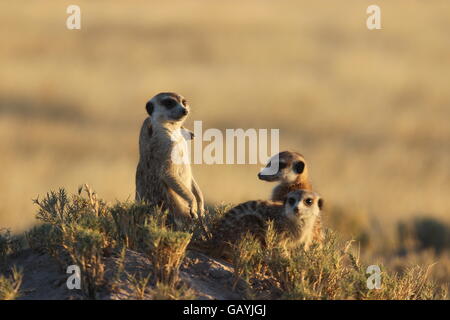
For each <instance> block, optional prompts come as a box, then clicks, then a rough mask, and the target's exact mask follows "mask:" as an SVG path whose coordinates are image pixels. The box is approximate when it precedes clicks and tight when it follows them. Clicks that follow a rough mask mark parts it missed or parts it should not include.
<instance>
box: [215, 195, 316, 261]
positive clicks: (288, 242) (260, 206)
mask: <svg viewBox="0 0 450 320" xmlns="http://www.w3.org/2000/svg"><path fill="white" fill-rule="evenodd" d="M289 196H290V197H296V198H297V199H299V204H298V205H296V206H295V207H296V208H298V213H296V214H294V213H292V212H291V211H288V208H289V207H290V206H291V205H290V204H288V203H282V202H279V201H263V200H257V201H248V202H245V203H242V204H240V205H238V206H236V207H234V208H232V209H231V210H229V211H228V212H227V213H226V214H225V215H224V216H223V218H222V219H221V220H219V221H218V222H217V224H216V225H215V226H214V227H213V231H212V235H213V236H212V239H211V240H210V243H209V248H210V252H209V253H210V254H211V255H213V256H216V257H222V258H225V259H228V260H229V259H230V258H231V257H232V252H233V249H234V247H233V246H234V245H235V244H236V243H237V242H238V241H239V240H240V239H242V238H243V236H244V235H245V234H246V233H250V234H251V235H253V236H254V237H255V238H256V239H257V240H259V241H260V243H261V244H262V245H263V246H265V245H266V243H265V239H266V234H267V225H268V222H269V221H272V222H273V226H274V231H275V233H276V235H277V237H278V238H277V239H278V241H279V242H280V243H282V244H283V245H284V246H286V247H295V246H297V245H299V244H304V245H305V247H306V248H307V247H308V246H309V243H310V239H311V237H312V235H309V234H308V233H311V232H312V226H311V228H310V229H308V228H305V226H306V225H307V224H308V222H307V221H309V223H314V221H315V219H317V218H318V217H319V215H320V214H319V212H320V208H319V207H318V201H319V199H320V196H319V195H317V194H315V193H313V192H309V191H307V190H300V191H299V190H297V191H294V192H292V193H290V194H289ZM307 197H309V198H312V199H314V201H315V203H314V205H313V206H311V207H305V206H304V203H303V202H302V201H303V200H304V199H306V198H307ZM313 211H314V212H315V213H316V214H315V215H311V214H309V213H310V212H313ZM286 212H289V213H286ZM311 219H312V220H311ZM307 229H308V230H307Z"/></svg>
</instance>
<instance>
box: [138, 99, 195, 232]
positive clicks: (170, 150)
mask: <svg viewBox="0 0 450 320" xmlns="http://www.w3.org/2000/svg"><path fill="white" fill-rule="evenodd" d="M146 110H147V113H148V115H149V117H148V118H146V119H145V120H144V123H143V124H142V127H141V131H140V135H139V163H138V166H137V169H136V200H138V201H146V202H149V203H151V204H154V205H157V206H160V207H162V209H163V210H165V209H168V210H169V214H170V215H172V218H174V221H175V223H176V225H183V223H184V222H186V221H188V220H190V219H193V218H197V217H198V215H202V214H203V212H204V201H203V194H202V192H201V190H200V188H199V186H198V184H197V182H196V181H195V179H194V177H193V175H192V171H191V166H190V163H189V157H188V156H189V154H188V145H187V140H190V139H192V138H193V135H192V133H191V132H190V131H188V130H187V129H185V128H184V127H182V125H183V122H184V121H185V119H186V117H187V115H188V113H189V111H190V106H189V104H188V103H187V101H186V99H185V98H184V97H182V96H181V95H179V94H177V93H172V92H164V93H159V94H157V95H156V96H154V97H153V98H152V99H150V100H149V101H148V102H147V104H146Z"/></svg>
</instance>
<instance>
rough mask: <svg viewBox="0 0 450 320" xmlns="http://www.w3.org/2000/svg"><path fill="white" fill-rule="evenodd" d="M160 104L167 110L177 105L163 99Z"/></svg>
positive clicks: (172, 101) (174, 102)
mask: <svg viewBox="0 0 450 320" xmlns="http://www.w3.org/2000/svg"><path fill="white" fill-rule="evenodd" d="M161 104H162V105H163V106H164V107H166V108H167V109H172V108H173V107H175V106H176V105H177V102H176V101H175V100H173V99H164V100H163V101H161Z"/></svg>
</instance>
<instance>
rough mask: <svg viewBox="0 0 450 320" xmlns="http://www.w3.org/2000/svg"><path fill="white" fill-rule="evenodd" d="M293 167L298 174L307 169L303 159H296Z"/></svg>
mask: <svg viewBox="0 0 450 320" xmlns="http://www.w3.org/2000/svg"><path fill="white" fill-rule="evenodd" d="M293 169H294V172H295V173H296V174H300V173H303V171H304V170H305V163H304V162H303V161H296V162H294V166H293Z"/></svg>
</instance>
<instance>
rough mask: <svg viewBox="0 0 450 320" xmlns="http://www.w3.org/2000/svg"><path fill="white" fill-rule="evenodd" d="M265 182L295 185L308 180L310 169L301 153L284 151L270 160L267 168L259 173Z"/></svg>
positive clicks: (259, 176)
mask: <svg viewBox="0 0 450 320" xmlns="http://www.w3.org/2000/svg"><path fill="white" fill-rule="evenodd" d="M258 178H259V179H260V180H264V181H280V182H281V183H294V182H296V181H302V180H307V179H308V168H307V166H306V162H305V158H303V156H302V155H301V154H300V153H297V152H291V151H283V152H280V153H279V154H277V155H275V156H273V157H272V158H270V160H269V162H268V163H267V166H266V167H265V168H264V169H263V170H261V171H260V172H259V173H258Z"/></svg>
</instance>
